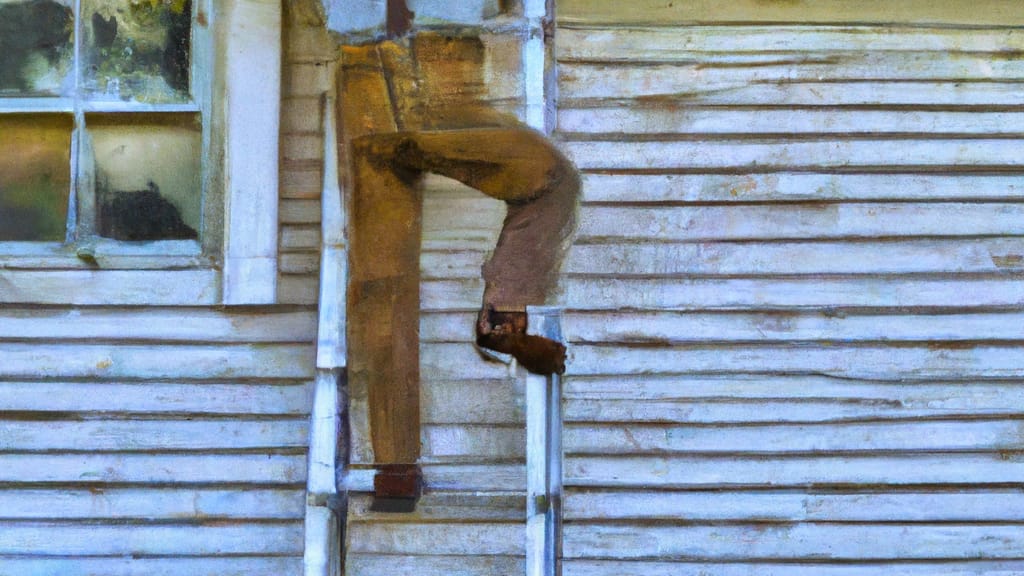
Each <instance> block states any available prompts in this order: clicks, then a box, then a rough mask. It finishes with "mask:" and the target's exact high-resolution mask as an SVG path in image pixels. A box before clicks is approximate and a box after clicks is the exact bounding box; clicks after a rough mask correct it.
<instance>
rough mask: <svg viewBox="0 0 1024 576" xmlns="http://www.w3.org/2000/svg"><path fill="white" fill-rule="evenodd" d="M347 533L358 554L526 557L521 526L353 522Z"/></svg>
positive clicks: (516, 523) (352, 550) (473, 523)
mask: <svg viewBox="0 0 1024 576" xmlns="http://www.w3.org/2000/svg"><path fill="white" fill-rule="evenodd" d="M346 532H347V533H346V540H347V541H348V550H349V551H350V552H352V553H358V554H400V555H404V554H422V555H461V556H475V555H488V556H489V555H501V556H518V555H522V554H525V535H524V531H523V527H522V525H521V524H520V523H518V522H502V523H493V522H459V521H454V522H430V523H423V524H420V523H408V524H396V523H386V524H378V523H368V522H353V521H351V520H350V521H349V523H348V530H347V531H346Z"/></svg>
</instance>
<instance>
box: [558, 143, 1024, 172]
mask: <svg viewBox="0 0 1024 576" xmlns="http://www.w3.org/2000/svg"><path fill="white" fill-rule="evenodd" d="M564 149H565V150H566V152H567V153H568V155H569V158H570V159H571V160H572V161H573V162H574V163H575V164H576V166H577V167H579V168H580V169H582V170H651V171H703V170H709V169H713V170H729V171H733V172H748V171H754V172H761V171H767V172H772V171H785V170H786V169H795V168H799V169H802V170H818V169H835V170H861V171H863V170H866V169H873V168H879V167H894V168H900V169H902V170H905V168H904V167H912V168H915V169H931V170H933V171H934V170H935V169H936V168H938V167H946V168H949V167H962V168H968V169H981V168H984V169H986V170H990V171H991V170H996V169H999V170H1014V171H1020V170H1021V164H1022V162H1024V160H1022V152H1024V141H1022V140H1019V139H999V138H978V139H966V140H958V139H940V138H936V139H881V138H870V139H863V140H859V139H858V140H834V139H821V140H809V141H803V140H792V139H779V138H773V139H765V140H753V141H751V140H745V139H720V140H719V139H716V140H703V141H699V142H696V141H689V140H679V141H670V142H666V141H652V142H616V141H585V142H575V141H574V142H567V143H566V144H565V146H564ZM895 171H901V170H895Z"/></svg>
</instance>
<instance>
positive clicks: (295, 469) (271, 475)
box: [0, 452, 306, 485]
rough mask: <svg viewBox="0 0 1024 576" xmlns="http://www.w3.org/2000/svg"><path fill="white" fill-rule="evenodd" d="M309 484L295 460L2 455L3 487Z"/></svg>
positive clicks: (283, 457)
mask: <svg viewBox="0 0 1024 576" xmlns="http://www.w3.org/2000/svg"><path fill="white" fill-rule="evenodd" d="M305 479H306V457H305V455H293V454H231V453H225V454H216V455H204V454H131V453H129V454H119V453H106V454H104V453H92V454H74V455H68V454H61V453H59V452H57V453H52V454H0V483H18V484H27V483H36V482H40V483H43V482H45V483H61V484H64V485H74V484H93V485H95V484H105V483H117V484H168V483H174V484H183V485H184V484H196V483H202V484H216V483H226V484H288V485H295V484H299V483H302V482H304V481H305Z"/></svg>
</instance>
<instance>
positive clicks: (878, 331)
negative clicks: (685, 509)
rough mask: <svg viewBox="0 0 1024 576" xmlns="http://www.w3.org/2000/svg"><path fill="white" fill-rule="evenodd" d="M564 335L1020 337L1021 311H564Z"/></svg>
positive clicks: (593, 339) (646, 338)
mask: <svg viewBox="0 0 1024 576" xmlns="http://www.w3.org/2000/svg"><path fill="white" fill-rule="evenodd" d="M562 331H563V334H564V335H565V338H566V340H568V341H570V342H576V343H581V344H582V343H601V342H621V343H636V344H660V345H669V344H683V343H696V342H723V341H751V342H752V341H757V342H771V341H842V342H857V341H879V340H883V341H911V342H913V341H918V342H924V341H928V342H937V341H966V342H970V341H979V340H1024V314H1021V313H1019V312H1006V313H983V312H975V313H935V314H877V313H852V312H851V313H844V314H842V315H836V314H827V313H823V312H759V313H755V312H731V313H723V312H718V313H707V312H654V311H642V312H632V313H626V312H616V313H594V312H589V313H587V312H579V313H568V314H566V316H565V320H563V328H562Z"/></svg>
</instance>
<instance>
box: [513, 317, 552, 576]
mask: <svg viewBox="0 0 1024 576" xmlns="http://www.w3.org/2000/svg"><path fill="white" fill-rule="evenodd" d="M526 310H527V317H528V319H529V320H528V322H529V327H528V333H530V334H534V335H537V336H544V337H545V338H550V339H552V340H556V341H559V342H561V341H562V310H561V308H554V307H548V306H529V307H527V309H526ZM519 370H520V375H521V376H522V375H525V377H526V574H527V576H557V575H558V574H560V573H561V566H560V564H561V555H562V551H561V538H560V534H561V516H562V377H561V376H559V375H557V374H553V375H551V376H539V375H537V374H532V373H529V372H527V371H526V370H525V369H523V368H522V367H520V368H519Z"/></svg>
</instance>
